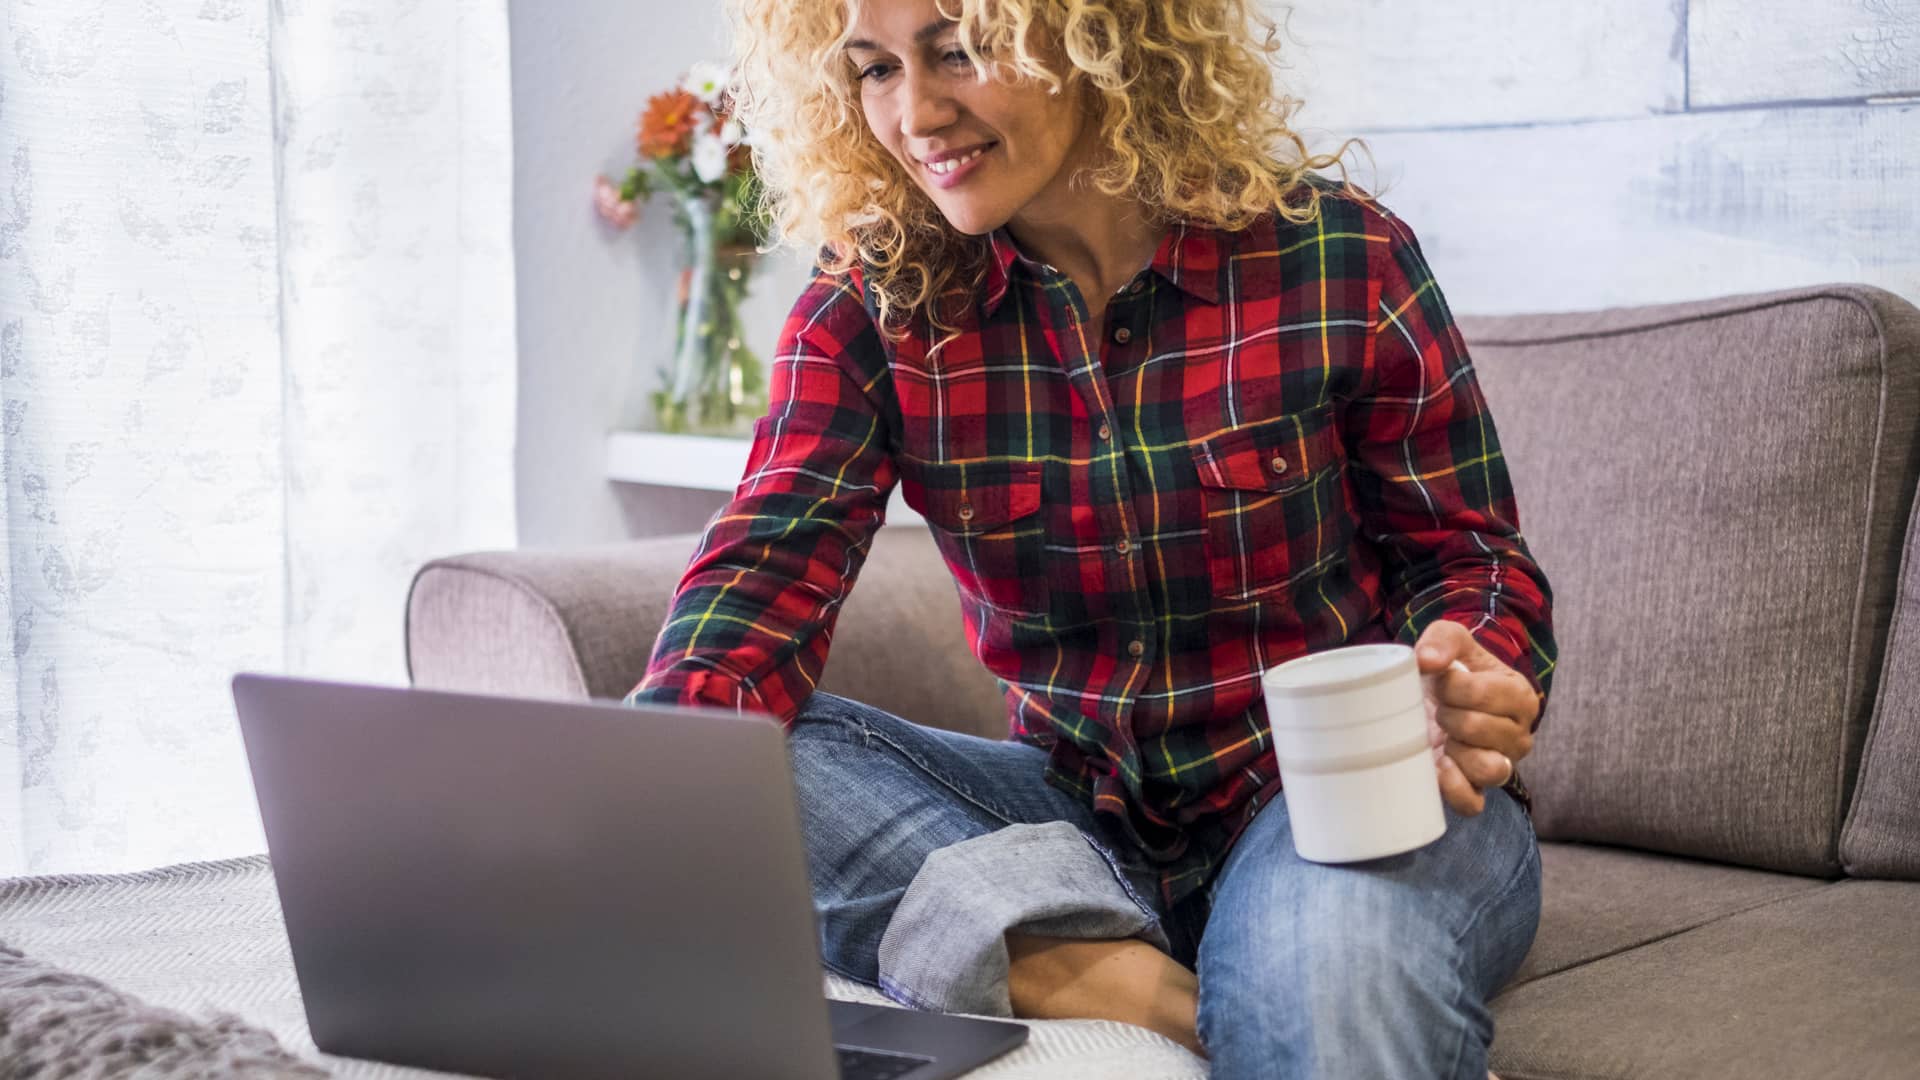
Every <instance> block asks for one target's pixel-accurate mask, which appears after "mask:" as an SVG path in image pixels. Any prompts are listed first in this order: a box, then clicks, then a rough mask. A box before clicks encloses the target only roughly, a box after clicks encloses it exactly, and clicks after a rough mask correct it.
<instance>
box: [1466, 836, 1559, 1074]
mask: <svg viewBox="0 0 1920 1080" xmlns="http://www.w3.org/2000/svg"><path fill="white" fill-rule="evenodd" d="M1515 805H1516V806H1517V805H1518V800H1515ZM1528 831H1529V832H1531V831H1532V825H1531V823H1529V825H1528ZM1527 848H1528V852H1527V858H1524V859H1522V860H1520V865H1519V866H1517V867H1515V868H1514V870H1513V873H1511V874H1509V875H1507V880H1506V881H1505V883H1503V884H1502V885H1501V886H1500V888H1498V889H1496V890H1494V891H1493V892H1492V893H1491V894H1489V895H1488V896H1487V898H1486V899H1485V900H1484V901H1482V902H1481V903H1480V906H1479V907H1477V908H1475V909H1474V912H1473V914H1472V915H1471V916H1470V917H1469V918H1468V919H1467V923H1466V925H1465V926H1464V927H1462V928H1461V930H1460V932H1459V933H1458V934H1455V935H1454V938H1453V943H1454V946H1455V949H1456V952H1458V953H1459V954H1461V955H1463V956H1464V955H1465V950H1464V949H1462V948H1460V946H1461V945H1462V944H1463V943H1464V942H1465V941H1466V940H1467V935H1468V934H1470V933H1472V932H1473V928H1474V927H1476V926H1478V925H1480V920H1481V919H1483V918H1485V917H1486V914H1487V911H1488V909H1490V908H1492V907H1493V905H1494V903H1495V902H1496V901H1498V900H1500V899H1501V898H1503V897H1505V896H1507V895H1508V894H1509V893H1511V892H1512V891H1513V888H1514V886H1515V884H1516V883H1518V882H1519V880H1520V878H1521V876H1522V875H1523V874H1525V873H1527V871H1528V870H1530V869H1531V868H1532V867H1533V865H1534V864H1535V863H1537V862H1539V861H1540V844H1539V841H1538V839H1537V838H1536V840H1535V841H1534V842H1533V843H1530V844H1528V845H1527ZM1466 994H1467V983H1466V980H1465V979H1461V980H1459V982H1458V984H1457V989H1456V991H1455V993H1454V997H1453V1001H1452V1003H1451V1004H1452V1006H1453V1011H1454V1013H1455V1014H1456V1015H1457V1014H1458V1013H1459V1012H1460V1002H1461V1001H1462V1000H1463V999H1464V998H1465V997H1466ZM1466 1052H1467V1031H1466V1029H1465V1028H1462V1029H1461V1031H1460V1042H1459V1045H1458V1046H1456V1047H1455V1048H1454V1052H1453V1062H1452V1064H1451V1065H1450V1066H1449V1067H1448V1070H1447V1075H1449V1076H1457V1075H1459V1073H1460V1059H1461V1058H1462V1057H1463V1056H1465V1054H1466ZM1487 1055H1488V1056H1489V1057H1491V1056H1492V1055H1493V1044H1492V1042H1491V1041H1489V1042H1488V1044H1487Z"/></svg>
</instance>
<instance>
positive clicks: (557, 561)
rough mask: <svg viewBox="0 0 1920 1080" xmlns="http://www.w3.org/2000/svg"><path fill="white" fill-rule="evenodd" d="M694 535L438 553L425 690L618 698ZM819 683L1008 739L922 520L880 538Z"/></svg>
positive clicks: (422, 654) (425, 645)
mask: <svg viewBox="0 0 1920 1080" xmlns="http://www.w3.org/2000/svg"><path fill="white" fill-rule="evenodd" d="M698 540H699V537H698V536H697V535H681V536H662V537H653V538H649V539H646V540H639V541H634V542H631V543H616V544H599V545H591V546H584V547H571V548H557V549H523V550H519V551H478V552H472V553H469V554H463V555H455V556H449V557H447V558H441V559H435V560H433V561H432V562H429V563H427V564H426V565H425V566H423V567H421V568H420V570H419V572H418V573H416V574H415V575H414V581H413V587H412V589H411V590H410V592H409V594H408V598H407V626H406V641H407V667H408V672H409V674H410V676H411V679H412V682H413V684H414V685H415V686H420V687H427V688H434V689H446V690H463V691H468V692H473V693H487V694H503V695H513V696H521V697H557V698H577V697H592V698H600V699H603V700H613V701H617V700H619V699H620V698H622V697H624V696H625V695H626V693H627V691H629V690H631V689H633V686H634V684H635V683H636V682H638V681H639V679H640V677H641V675H643V674H644V673H645V672H646V668H647V657H648V656H649V654H651V652H652V651H653V641H654V638H655V637H656V636H657V635H658V634H659V632H660V624H661V623H662V622H663V621H665V619H666V616H667V605H668V604H669V602H670V601H671V600H672V598H673V589H674V585H675V584H676V583H677V582H678V581H679V580H680V575H681V573H682V572H683V571H685V570H686V566H687V559H688V558H689V557H690V556H691V555H692V554H693V547H694V544H695V543H696V542H698ZM820 686H821V689H823V690H827V691H830V692H832V693H837V694H843V695H845V696H847V697H851V698H856V699H858V700H861V701H865V702H867V703H869V704H872V705H875V706H878V707H880V708H883V709H886V710H888V711H890V712H893V713H895V714H896V715H899V716H904V717H906V718H907V719H909V720H913V721H915V722H917V723H922V724H927V725H930V726H933V727H944V728H949V729H951V730H955V731H964V732H967V733H969V734H975V735H984V736H988V737H992V738H1004V737H1005V736H1006V734H1007V706H1006V701H1005V699H1004V698H1003V697H1002V695H1001V693H1000V690H999V689H998V686H997V684H996V683H995V680H994V678H993V676H992V675H990V674H988V672H987V670H986V668H984V667H982V666H981V665H980V662H979V661H978V660H975V659H974V657H973V654H972V653H971V652H970V651H968V648H967V642H966V635H965V634H964V633H963V632H962V629H961V622H960V600H959V597H958V596H957V595H956V594H955V592H954V587H953V578H952V577H951V576H950V575H949V574H948V573H947V572H946V568H945V565H944V564H943V563H942V562H941V560H940V553H939V551H938V550H937V549H936V548H935V547H934V545H933V540H932V538H931V537H930V536H928V535H927V531H926V527H925V526H923V525H919V524H917V523H916V524H914V525H910V526H909V525H895V526H888V527H887V528H884V529H882V530H880V534H879V535H878V536H877V537H875V539H874V542H873V548H872V553H871V555H870V556H869V558H868V559H867V564H866V566H865V568H864V569H862V570H861V573H860V579H859V582H858V584H857V585H856V586H855V587H854V590H853V593H852V595H850V596H849V597H848V598H847V603H846V610H845V611H843V612H842V613H841V618H840V621H839V625H838V627H837V628H836V632H835V634H834V641H833V649H832V652H831V655H830V656H829V657H828V661H827V671H826V675H825V676H824V677H823V678H822V679H821V683H820Z"/></svg>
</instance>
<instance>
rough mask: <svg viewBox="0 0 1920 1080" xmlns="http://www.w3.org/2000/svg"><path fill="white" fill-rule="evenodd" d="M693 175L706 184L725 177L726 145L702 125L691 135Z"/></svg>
mask: <svg viewBox="0 0 1920 1080" xmlns="http://www.w3.org/2000/svg"><path fill="white" fill-rule="evenodd" d="M693 173H694V175H695V176H698V177H699V178H700V180H701V182H703V183H708V184H711V183H713V182H714V181H716V180H718V179H720V178H721V177H723V176H725V175H727V144H726V143H725V142H722V141H721V139H720V136H718V135H715V134H713V133H712V132H711V131H710V130H708V129H707V128H706V127H705V126H704V125H703V126H701V127H700V128H698V129H696V130H695V131H694V133H693Z"/></svg>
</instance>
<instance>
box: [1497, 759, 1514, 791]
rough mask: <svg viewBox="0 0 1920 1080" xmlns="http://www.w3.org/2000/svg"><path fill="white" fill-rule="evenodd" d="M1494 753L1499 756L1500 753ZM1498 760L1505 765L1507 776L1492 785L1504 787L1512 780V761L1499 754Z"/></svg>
mask: <svg viewBox="0 0 1920 1080" xmlns="http://www.w3.org/2000/svg"><path fill="white" fill-rule="evenodd" d="M1494 753H1496V754H1499V753H1500V752H1499V751H1498V750H1496V751H1494ZM1500 760H1501V761H1504V762H1506V763H1507V775H1506V778H1505V779H1503V780H1501V781H1500V782H1499V783H1497V784H1495V785H1493V786H1494V787H1506V786H1507V782H1508V781H1510V780H1512V779H1513V759H1512V758H1510V757H1508V756H1507V755H1505V754H1500Z"/></svg>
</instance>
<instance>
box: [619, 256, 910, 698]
mask: <svg viewBox="0 0 1920 1080" xmlns="http://www.w3.org/2000/svg"><path fill="white" fill-rule="evenodd" d="M881 348H882V345H881V342H880V340H879V337H878V332H877V331H876V330H875V328H874V326H873V322H872V319H871V318H870V316H869V314H868V311H867V309H866V307H865V306H864V305H863V303H862V301H861V298H860V292H859V286H858V283H857V281H854V280H851V279H850V278H849V277H848V276H845V275H842V276H834V275H829V274H826V273H825V272H823V271H819V270H818V269H817V268H816V271H815V274H814V277H813V279H812V281H811V282H809V284H808V286H807V288H806V290H805V291H804V292H803V293H802V295H801V297H800V299H799V300H798V301H797V302H796V303H795V304H794V306H793V309H792V311H791V312H790V314H789V315H788V316H787V319H786V322H785V324H784V326H783V328H782V330H781V333H780V338H779V342H778V345H777V346H776V349H775V354H774V358H773V364H772V370H771V375H770V379H769V392H770V397H771V399H772V404H771V407H770V409H769V411H768V414H767V416H766V417H765V418H763V419H761V420H760V421H759V422H758V423H756V424H755V427H754V435H753V443H752V448H751V450H750V451H749V453H748V459H747V467H746V471H745V474H744V476H743V477H742V479H741V481H740V483H739V485H738V487H737V488H736V489H735V491H734V494H733V497H732V499H731V500H729V502H728V503H727V505H726V506H725V507H723V508H722V509H721V511H720V512H719V513H718V514H717V515H715V517H714V519H713V520H712V521H711V522H710V523H709V524H708V526H707V529H706V532H705V533H704V535H703V536H702V537H701V540H700V543H699V545H698V547H697V548H696V549H695V550H694V554H693V558H692V560H691V561H690V562H689V563H688V565H687V568H686V572H685V573H684V575H683V576H682V578H681V580H680V584H679V587H678V588H677V589H676V590H675V592H674V597H673V602H672V604H671V606H670V608H669V610H668V613H667V618H666V622H665V624H664V625H663V626H662V627H661V630H660V634H659V637H658V638H657V639H656V641H655V643H654V648H653V654H652V658H651V660H650V661H649V662H648V665H647V670H646V673H645V675H644V677H643V678H642V679H641V680H640V682H639V684H638V685H637V686H635V687H634V688H633V689H632V690H631V691H629V692H628V694H627V695H626V698H625V701H626V703H627V704H629V705H635V704H641V703H663V704H692V705H714V706H722V707H727V708H734V709H739V710H745V711H752V712H760V713H766V714H769V715H772V716H774V717H776V718H778V719H779V720H780V721H781V722H782V723H783V724H784V723H786V722H788V721H790V720H792V719H793V717H794V715H795V714H796V713H797V712H798V711H799V709H800V706H801V704H802V703H804V702H805V701H806V699H807V697H808V696H809V695H811V694H812V692H813V689H814V686H815V685H816V684H817V683H818V681H819V678H820V672H821V670H822V669H823V668H824V667H825V665H826V659H827V646H828V643H829V641H830V640H831V638H832V631H833V625H834V621H835V619H836V618H837V617H838V615H839V612H840V606H841V604H842V603H843V602H844V601H845V600H846V597H847V594H848V593H849V592H850V591H851V590H852V588H853V584H854V580H855V578H856V577H857V576H858V574H859V571H860V567H861V564H862V563H863V562H864V561H865V559H866V555H867V551H868V547H869V545H870V544H871V542H872V539H873V534H874V531H875V530H876V529H878V528H879V526H880V524H881V522H882V520H883V518H884V515H885V512H886V503H887V496H888V495H889V494H890V493H891V491H892V489H893V485H894V482H895V473H894V467H893V460H892V457H891V455H890V453H889V450H888V433H887V428H886V423H885V420H884V419H883V414H882V412H881V410H880V409H879V408H878V407H876V405H875V402H874V400H873V398H872V396H871V387H870V386H869V385H863V383H870V382H871V381H872V376H871V375H869V374H865V373H866V372H872V371H874V370H884V366H885V365H884V362H881V363H875V362H874V358H875V356H876V355H879V352H878V351H879V350H881Z"/></svg>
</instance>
